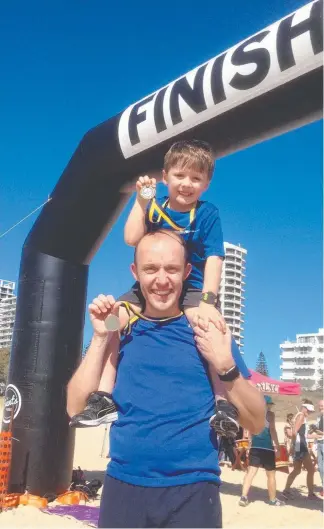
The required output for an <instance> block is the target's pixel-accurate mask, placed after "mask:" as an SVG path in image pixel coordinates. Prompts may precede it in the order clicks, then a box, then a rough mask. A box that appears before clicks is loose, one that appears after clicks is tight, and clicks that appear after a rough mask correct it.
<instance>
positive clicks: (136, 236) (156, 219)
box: [70, 140, 239, 437]
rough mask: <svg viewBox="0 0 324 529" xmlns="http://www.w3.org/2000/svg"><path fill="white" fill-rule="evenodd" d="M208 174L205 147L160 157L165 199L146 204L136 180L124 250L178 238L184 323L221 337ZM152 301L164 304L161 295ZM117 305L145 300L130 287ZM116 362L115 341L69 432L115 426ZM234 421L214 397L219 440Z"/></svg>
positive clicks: (216, 232)
mask: <svg viewBox="0 0 324 529" xmlns="http://www.w3.org/2000/svg"><path fill="white" fill-rule="evenodd" d="M213 170H214V159H213V155H212V150H211V148H210V146H209V145H208V144H207V143H205V142H202V141H197V140H192V141H182V142H177V143H175V144H173V145H172V147H171V148H170V150H169V151H168V152H167V154H166V155H165V159H164V169H163V173H162V179H163V183H164V184H166V186H167V187H168V196H166V197H164V198H162V199H161V200H160V199H159V200H158V199H155V198H153V199H151V200H150V201H148V199H147V195H150V194H151V193H152V194H153V195H155V187H156V181H155V179H153V178H152V179H151V178H149V177H148V176H144V177H140V178H139V179H138V181H137V183H136V191H137V196H136V200H135V203H134V206H133V208H132V210H131V212H130V214H129V217H128V219H127V222H126V224H125V230H124V239H125V242H126V244H128V245H130V246H136V245H137V244H138V242H139V241H140V240H141V238H142V237H143V236H144V234H145V233H147V232H148V231H155V230H158V229H170V230H173V231H175V232H177V233H178V234H180V235H181V236H182V237H183V239H184V241H185V243H186V245H187V249H188V252H189V261H190V263H191V265H192V272H191V274H190V276H189V277H188V279H187V280H186V284H185V286H184V289H183V299H182V306H183V310H184V312H185V314H186V316H187V318H188V320H189V323H190V324H193V322H197V323H198V324H199V325H200V326H201V327H202V328H208V325H209V323H210V322H211V323H213V324H215V325H216V327H217V328H218V329H219V330H221V331H222V332H226V323H225V321H224V319H223V317H222V315H221V314H220V312H219V311H218V310H217V308H216V305H217V301H218V290H219V285H220V281H221V272H222V264H223V259H224V256H225V254H224V245H223V234H222V228H221V222H220V218H219V214H218V209H217V208H216V207H215V206H214V205H213V204H211V203H208V202H203V201H200V197H201V195H202V193H203V192H204V191H206V190H207V189H208V187H209V183H210V180H211V178H212V174H213ZM147 191H148V193H147ZM156 295H158V296H160V299H161V302H162V303H163V291H161V292H157V293H156ZM118 301H121V302H128V304H129V305H128V306H129V308H130V309H131V310H132V311H133V312H135V313H137V314H139V313H140V312H141V310H142V308H143V301H144V300H143V297H142V295H141V291H140V288H139V286H138V285H137V284H135V285H134V286H133V287H132V289H131V291H130V292H127V293H126V294H124V295H123V296H121V297H120V298H119V300H118ZM217 306H218V305H217ZM118 317H119V320H120V329H121V330H122V331H123V330H124V329H125V326H126V324H127V322H128V320H129V311H128V314H127V310H125V306H120V307H119V313H118ZM117 361H118V347H116V339H115V340H114V347H111V351H109V352H107V359H106V362H105V366H104V368H103V371H102V375H101V382H100V385H99V390H98V392H96V393H95V394H92V395H91V396H90V397H89V399H90V401H88V404H87V406H86V409H85V410H84V412H82V413H81V414H78V415H76V416H75V417H73V418H72V420H71V423H70V424H71V426H96V425H98V424H102V423H103V422H111V421H113V420H115V418H116V416H117V414H116V408H115V405H114V403H113V400H112V398H111V393H112V390H113V387H114V383H115V377H116V366H117ZM237 416H238V415H237V411H236V409H235V408H234V407H233V406H232V405H231V404H229V403H227V401H226V400H225V399H223V398H222V397H218V398H217V413H216V415H214V416H213V417H212V418H211V421H210V424H211V426H212V427H213V428H214V429H215V430H216V431H217V433H219V434H220V435H229V436H232V437H235V436H236V434H237V432H238V428H239V425H238V422H237Z"/></svg>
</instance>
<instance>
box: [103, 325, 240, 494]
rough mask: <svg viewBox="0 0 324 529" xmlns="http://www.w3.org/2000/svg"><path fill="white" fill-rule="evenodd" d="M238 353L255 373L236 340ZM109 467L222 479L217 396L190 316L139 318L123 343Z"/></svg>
mask: <svg viewBox="0 0 324 529" xmlns="http://www.w3.org/2000/svg"><path fill="white" fill-rule="evenodd" d="M232 352H233V356H234V359H235V361H236V363H237V365H238V367H239V369H240V371H241V373H242V375H243V376H244V377H245V378H248V377H249V376H250V374H249V371H248V369H247V368H246V366H245V363H244V360H243V358H242V356H241V354H240V352H239V349H238V347H237V346H236V344H235V342H234V341H233V344H232ZM113 398H114V401H115V403H116V405H117V409H118V420H117V421H116V422H114V423H113V424H112V426H111V430H110V457H111V461H110V463H109V464H108V468H107V473H108V475H110V476H112V477H114V478H116V479H119V480H120V481H124V482H126V483H130V484H133V485H140V486H147V487H168V486H175V485H185V484H189V483H195V482H199V481H214V482H217V483H218V482H219V481H220V480H219V475H220V468H219V464H218V451H217V439H216V435H215V433H214V431H213V430H212V429H211V428H210V427H209V419H210V417H211V416H212V415H213V414H214V413H215V397H214V394H213V389H212V386H211V382H210V379H209V375H208V368H207V364H206V362H205V361H204V359H203V357H202V356H201V355H200V353H199V351H198V349H197V347H196V345H195V341H194V337H193V330H192V328H191V327H190V325H189V323H188V320H187V318H186V317H185V316H183V315H181V316H178V317H176V318H172V319H171V320H169V321H165V322H160V321H158V320H157V321H145V320H141V319H139V320H137V321H136V322H135V323H134V324H133V325H132V328H131V333H130V334H129V335H126V336H124V337H123V338H122V340H121V344H120V355H119V365H118V370H117V379H116V384H115V388H114V391H113Z"/></svg>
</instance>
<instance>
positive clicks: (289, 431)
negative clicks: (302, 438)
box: [284, 413, 294, 454]
mask: <svg viewBox="0 0 324 529" xmlns="http://www.w3.org/2000/svg"><path fill="white" fill-rule="evenodd" d="M286 420H287V422H286V424H285V426H284V434H285V440H284V442H285V446H286V448H287V453H288V454H290V452H291V440H292V436H293V421H294V414H293V413H288V415H287V418H286Z"/></svg>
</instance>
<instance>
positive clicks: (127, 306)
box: [121, 301, 183, 334]
mask: <svg viewBox="0 0 324 529" xmlns="http://www.w3.org/2000/svg"><path fill="white" fill-rule="evenodd" d="M121 306H123V307H125V309H126V312H127V314H128V316H129V321H128V323H127V325H126V327H125V329H124V332H125V334H130V332H131V326H132V324H133V323H134V322H135V321H137V320H138V319H140V320H145V321H152V322H156V323H161V322H164V321H171V320H174V319H175V318H179V316H182V315H183V312H182V311H180V312H179V314H177V316H170V317H168V318H161V319H152V318H148V317H147V316H144V314H141V313H140V312H137V311H136V310H134V309H133V308H132V307H131V305H130V303H129V302H128V301H123V302H122V303H121ZM131 313H133V314H134V316H133V317H131Z"/></svg>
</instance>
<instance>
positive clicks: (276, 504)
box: [269, 498, 286, 507]
mask: <svg viewBox="0 0 324 529" xmlns="http://www.w3.org/2000/svg"><path fill="white" fill-rule="evenodd" d="M269 505H272V506H273V507H283V506H284V505H286V504H285V502H284V501H280V500H278V498H275V499H274V500H270V501H269Z"/></svg>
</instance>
